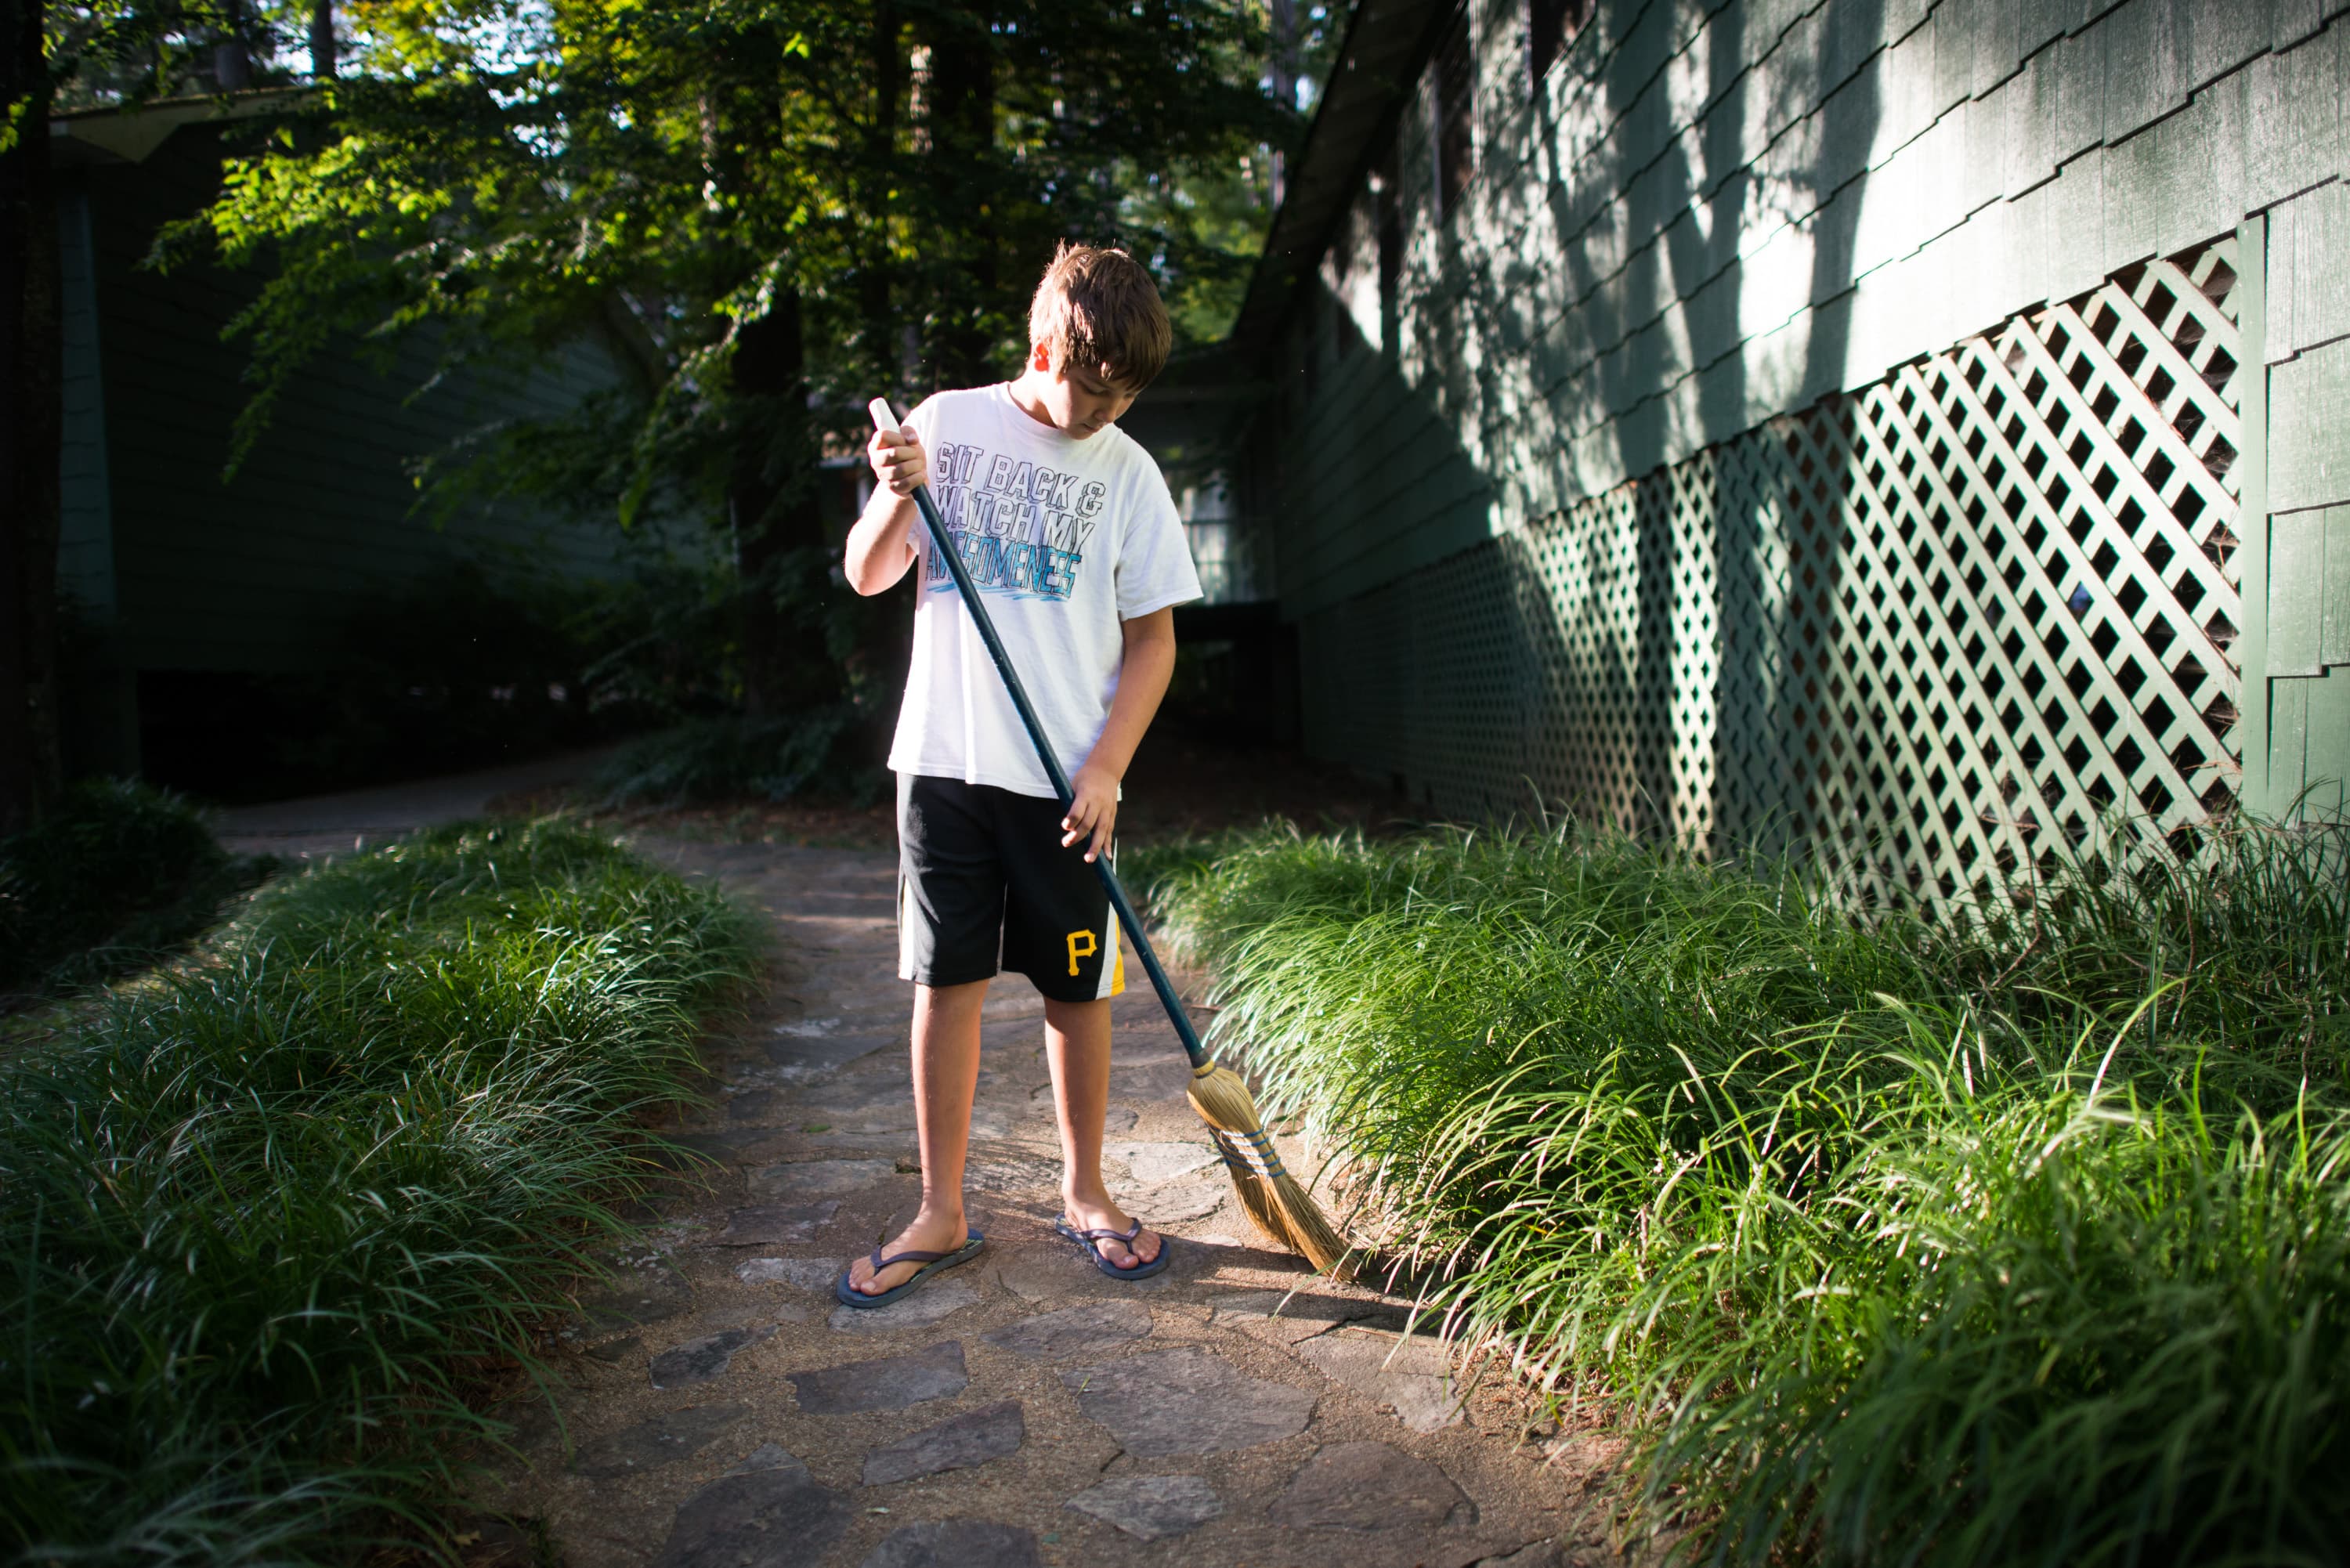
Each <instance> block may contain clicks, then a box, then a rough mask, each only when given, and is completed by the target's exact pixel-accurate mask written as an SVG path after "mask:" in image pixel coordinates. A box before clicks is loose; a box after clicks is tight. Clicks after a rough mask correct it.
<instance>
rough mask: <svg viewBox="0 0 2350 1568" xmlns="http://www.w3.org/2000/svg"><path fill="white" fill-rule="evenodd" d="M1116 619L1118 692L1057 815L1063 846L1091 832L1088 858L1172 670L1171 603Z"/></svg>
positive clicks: (1110, 828)
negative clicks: (1120, 647)
mask: <svg viewBox="0 0 2350 1568" xmlns="http://www.w3.org/2000/svg"><path fill="white" fill-rule="evenodd" d="M1118 624H1119V629H1121V630H1122V631H1123V632H1124V633H1125V634H1126V651H1125V654H1124V655H1123V656H1122V658H1121V659H1120V662H1119V664H1118V691H1117V693H1116V694H1115V695H1114V696H1112V697H1111V698H1110V701H1109V721H1108V722H1107V723H1105V724H1104V725H1103V726H1102V732H1101V739H1100V740H1098V741H1096V742H1094V749H1093V751H1092V753H1090V754H1089V755H1087V758H1086V760H1085V762H1084V763H1082V764H1081V765H1080V766H1079V767H1078V769H1077V771H1076V773H1075V774H1072V775H1071V776H1070V779H1069V787H1070V789H1071V791H1072V792H1073V793H1074V794H1076V800H1075V801H1073V802H1072V803H1071V804H1070V806H1069V810H1068V815H1066V816H1064V817H1062V818H1061V844H1062V846H1063V847H1064V848H1066V847H1067V846H1070V845H1072V844H1075V843H1076V841H1077V840H1078V839H1080V838H1086V837H1087V836H1088V835H1090V836H1091V840H1090V842H1088V843H1087V846H1086V858H1087V859H1088V860H1091V859H1093V858H1095V857H1097V856H1098V855H1099V854H1100V853H1101V852H1102V850H1103V849H1104V848H1106V847H1107V846H1108V844H1109V842H1110V836H1111V834H1112V833H1113V832H1114V831H1115V830H1116V829H1117V826H1118V781H1119V780H1120V779H1122V778H1124V777H1126V770H1127V767H1128V764H1129V763H1132V762H1133V761H1134V751H1135V748H1136V747H1137V746H1139V745H1140V744H1142V736H1143V732H1145V731H1147V730H1149V728H1150V721H1151V720H1152V719H1153V718H1154V717H1156V716H1157V714H1158V712H1159V700H1160V699H1162V698H1164V697H1165V696H1166V695H1167V683H1168V681H1169V680H1172V679H1173V678H1174V675H1175V610H1174V607H1172V606H1170V607H1167V608H1165V609H1155V610H1152V611H1151V612H1150V613H1149V615H1146V616H1138V617H1136V618H1134V619H1132V620H1129V621H1121V622H1119V623H1118Z"/></svg>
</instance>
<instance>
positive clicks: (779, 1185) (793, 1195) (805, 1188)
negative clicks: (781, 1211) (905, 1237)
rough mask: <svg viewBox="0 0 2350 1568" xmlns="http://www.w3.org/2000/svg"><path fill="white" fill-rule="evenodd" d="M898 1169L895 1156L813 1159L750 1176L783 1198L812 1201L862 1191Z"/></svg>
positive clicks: (776, 1196)
mask: <svg viewBox="0 0 2350 1568" xmlns="http://www.w3.org/2000/svg"><path fill="white" fill-rule="evenodd" d="M897 1173H898V1164H897V1162H896V1161H895V1160H889V1159H811V1160H804V1161H802V1162H801V1163H799V1164H797V1165H771V1166H769V1167H768V1168H766V1169H764V1170H763V1171H760V1172H759V1173H758V1174H756V1175H754V1177H752V1178H751V1179H752V1180H753V1181H754V1182H756V1183H757V1184H758V1185H759V1187H760V1189H761V1190H763V1191H765V1192H769V1193H772V1194H773V1195H774V1196H775V1198H776V1199H779V1200H781V1201H783V1202H787V1203H812V1202H814V1201H816V1199H820V1198H845V1197H847V1195H848V1194H849V1193H852V1192H862V1191H864V1190H865V1189H868V1188H869V1187H872V1186H873V1185H874V1184H875V1183H877V1182H882V1181H887V1180H889V1179H890V1178H891V1177H892V1176H895V1175H896V1174H897Z"/></svg>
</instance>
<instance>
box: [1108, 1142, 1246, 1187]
mask: <svg viewBox="0 0 2350 1568" xmlns="http://www.w3.org/2000/svg"><path fill="white" fill-rule="evenodd" d="M1102 1152H1103V1153H1104V1154H1106V1155H1108V1156H1109V1157H1110V1158H1113V1159H1122V1160H1124V1161H1126V1168H1127V1169H1128V1170H1130V1171H1132V1172H1133V1173H1134V1182H1135V1185H1136V1186H1138V1187H1156V1186H1158V1185H1159V1183H1161V1182H1164V1181H1172V1180H1174V1179H1176V1178H1177V1177H1179V1176H1189V1175H1191V1172H1193V1171H1195V1170H1204V1169H1206V1168H1208V1167H1209V1166H1211V1165H1221V1164H1222V1163H1223V1158H1222V1156H1221V1155H1219V1154H1217V1153H1216V1151H1215V1150H1214V1149H1212V1148H1211V1147H1208V1146H1207V1145H1206V1144H1199V1143H1114V1144H1110V1145H1108V1146H1107V1147H1104V1148H1103V1150H1102Z"/></svg>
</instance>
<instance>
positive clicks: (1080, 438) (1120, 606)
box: [835, 244, 1200, 1306]
mask: <svg viewBox="0 0 2350 1568" xmlns="http://www.w3.org/2000/svg"><path fill="white" fill-rule="evenodd" d="M1028 336H1029V352H1028V360H1027V364H1026V366H1025V368H1024V370H1023V372H1022V374H1021V376H1020V379H1018V380H1015V381H1011V382H1007V383H1002V384H999V385H996V386H993V387H983V388H978V389H972V390H970V391H962V392H941V393H940V394H939V395H937V396H936V397H933V398H931V399H930V400H928V401H926V402H924V403H923V404H922V406H921V407H920V408H919V409H916V410H914V412H913V413H912V414H911V415H910V416H909V417H908V418H907V420H906V421H905V425H904V430H905V433H904V434H903V435H902V436H901V437H899V438H896V439H893V438H891V437H889V436H886V435H883V434H880V433H879V432H878V431H877V432H876V433H875V436H874V438H873V441H872V444H871V446H870V447H869V448H868V452H867V456H868V459H869V460H870V461H871V462H872V464H873V472H874V473H875V475H876V476H877V477H878V479H879V482H880V483H879V485H878V486H877V487H876V488H875V490H874V493H873V498H872V501H871V502H870V504H868V505H867V507H866V509H865V513H864V515H863V516H861V517H860V518H858V522H857V525H856V526H855V527H854V528H853V529H851V530H850V532H849V535H848V547H847V561H846V563H845V566H846V569H847V576H848V581H849V583H850V585H851V586H853V587H855V588H856V589H857V591H858V593H860V594H877V593H879V592H881V591H882V590H883V589H885V588H888V587H890V586H891V585H892V584H894V583H896V582H897V581H898V580H899V578H900V577H902V576H905V574H906V570H907V568H908V567H912V568H914V572H915V582H916V593H917V599H916V604H915V611H914V656H913V664H912V668H911V669H910V671H909V673H908V675H907V679H906V697H905V702H904V705H903V707H902V708H901V709H900V710H899V716H898V733H897V739H896V742H895V743H894V744H893V745H892V746H891V748H890V753H889V766H890V767H891V768H892V769H893V770H895V771H896V773H897V774H898V836H899V899H898V919H899V978H901V979H904V980H910V981H913V982H914V987H915V989H914V1116H915V1127H916V1134H917V1137H919V1139H920V1146H921V1160H922V1199H921V1207H920V1210H918V1211H917V1212H916V1213H915V1215H914V1218H913V1221H912V1223H910V1224H909V1225H908V1226H907V1227H906V1228H905V1229H904V1230H903V1231H899V1233H898V1235H897V1236H896V1237H894V1238H893V1239H892V1240H891V1241H889V1244H888V1245H887V1246H886V1247H880V1248H876V1249H875V1250H874V1251H873V1253H872V1255H871V1256H870V1257H868V1258H862V1259H859V1260H858V1262H856V1263H854V1264H852V1265H851V1266H850V1268H849V1271H848V1272H847V1273H846V1274H845V1275H843V1276H842V1278H841V1280H840V1282H839V1284H838V1286H837V1289H836V1292H835V1293H836V1294H837V1296H838V1297H839V1298H840V1300H842V1301H843V1302H845V1303H847V1304H849V1305H851V1306H874V1305H879V1304H880V1303H882V1302H885V1301H889V1300H894V1299H896V1298H897V1297H898V1296H900V1295H902V1294H904V1293H906V1292H908V1291H910V1290H911V1289H913V1288H914V1286H915V1284H916V1283H917V1282H920V1280H921V1279H923V1278H925V1277H926V1276H928V1275H929V1274H931V1272H934V1271H936V1270H939V1269H943V1268H949V1267H951V1266H952V1265H954V1264H956V1263H959V1262H964V1261H965V1260H966V1259H968V1258H969V1257H971V1256H972V1255H973V1254H974V1253H976V1252H977V1251H978V1250H979V1248H980V1245H981V1238H980V1236H979V1233H978V1232H977V1231H970V1230H968V1229H967V1228H966V1226H965V1224H964V1220H963V1207H962V1174H963V1158H964V1154H965V1148H966V1145H967V1143H968V1141H969V1138H970V1134H971V1106H972V1093H973V1091H974V1089H975V1088H976V1086H977V1085H978V1080H979V1019H980V1004H981V1002H983V1000H984V999H985V997H986V994H987V982H988V981H989V980H991V979H992V978H993V976H994V975H995V973H996V972H997V970H998V969H999V967H1000V968H1003V969H1011V970H1015V971H1019V972H1021V973H1024V974H1025V975H1027V976H1028V978H1029V979H1030V980H1031V981H1034V982H1035V986H1036V989H1037V990H1038V991H1040V992H1043V993H1044V996H1045V1050H1046V1055H1047V1058H1048V1060H1049V1061H1050V1063H1051V1066H1052V1072H1053V1089H1054V1096H1055V1106H1056V1108H1057V1110H1058V1112H1059V1116H1060V1124H1061V1152H1062V1157H1063V1160H1064V1169H1063V1173H1062V1178H1061V1199H1062V1205H1063V1210H1064V1212H1063V1214H1062V1217H1061V1218H1060V1219H1059V1220H1056V1221H1055V1227H1054V1228H1055V1230H1056V1231H1060V1233H1061V1234H1063V1235H1064V1236H1066V1237H1068V1238H1069V1239H1070V1240H1072V1241H1076V1242H1077V1243H1078V1244H1079V1245H1080V1246H1082V1247H1084V1248H1085V1249H1086V1250H1087V1251H1088V1252H1089V1253H1091V1255H1092V1257H1093V1261H1094V1263H1095V1265H1096V1266H1097V1267H1098V1268H1099V1269H1100V1270H1101V1271H1102V1272H1104V1273H1106V1274H1109V1275H1110V1276H1112V1277H1113V1278H1118V1279H1141V1278H1145V1277H1147V1276H1148V1275H1150V1274H1155V1273H1157V1272H1159V1271H1160V1270H1161V1269H1163V1268H1165V1267H1166V1266H1167V1258H1168V1252H1167V1246H1168V1244H1167V1241H1166V1240H1165V1239H1164V1238H1163V1237H1160V1236H1159V1235H1157V1234H1156V1233H1154V1232H1152V1231H1147V1230H1145V1229H1143V1227H1142V1223H1141V1221H1139V1220H1135V1219H1133V1218H1131V1217H1130V1216H1128V1214H1126V1213H1125V1212H1124V1211H1123V1210H1120V1209H1119V1208H1118V1206H1117V1205H1116V1204H1115V1203H1112V1202H1111V1201H1110V1198H1109V1192H1108V1189H1107V1188H1105V1187H1104V1186H1103V1184H1102V1176H1101V1144H1102V1123H1103V1118H1104V1116H1105V1115H1106V1113H1107V1108H1108V1102H1109V1045H1110V1039H1109V1037H1110V1023H1109V999H1110V998H1111V997H1113V996H1115V995H1117V994H1118V992H1119V991H1120V990H1122V989H1123V987H1124V980H1125V975H1124V965H1123V963H1122V961H1121V960H1120V956H1119V952H1118V942H1119V933H1118V920H1117V918H1116V917H1115V916H1114V915H1112V914H1111V913H1110V911H1109V905H1108V898H1107V895H1106V894H1105V893H1104V892H1103V890H1102V888H1101V884H1100V883H1099V881H1098V880H1097V878H1096V877H1095V874H1094V870H1093V867H1092V864H1091V863H1092V861H1093V860H1094V858H1095V857H1097V856H1099V855H1103V854H1107V853H1109V852H1110V850H1111V846H1112V844H1113V834H1114V831H1115V829H1116V827H1117V825H1118V781H1119V779H1120V778H1121V777H1123V776H1124V774H1125V773H1126V769H1127V764H1128V763H1129V762H1131V761H1132V760H1133V757H1134V751H1135V747H1136V746H1137V745H1138V744H1139V743H1140V742H1141V740H1142V735H1143V732H1144V731H1145V730H1146V729H1148V728H1149V724H1150V720H1151V717H1152V715H1153V714H1154V713H1156V712H1157V711H1158V709H1159V699H1160V698H1161V697H1163V696H1164V695H1165V694H1166V691H1167V681H1168V678H1169V677H1170V675H1171V674H1172V673H1173V671H1174V668H1175V628H1174V607H1175V606H1176V605H1178V604H1180V603H1181V602H1183V601H1184V600H1186V599H1191V598H1197V597H1199V595H1200V579H1199V576H1198V574H1197V573H1196V572H1195V571H1194V570H1193V568H1192V565H1191V552H1190V551H1189V549H1188V548H1187V547H1186V545H1185V543H1184V538H1183V527H1182V523H1181V521H1180V517H1179V515H1178V514H1177V513H1176V510H1175V504H1174V501H1173V498H1172V497H1170V495H1169V493H1168V491H1167V482H1166V480H1165V479H1164V478H1163V477H1161V476H1160V474H1159V469H1158V465H1157V464H1155V463H1154V462H1151V460H1150V457H1149V453H1147V452H1144V451H1143V450H1142V448H1141V447H1139V445H1137V444H1136V443H1135V442H1134V441H1133V440H1132V439H1130V438H1129V437H1128V435H1127V434H1126V433H1125V432H1124V431H1120V430H1119V429H1118V425H1117V421H1118V417H1119V416H1120V415H1121V414H1123V413H1125V411H1126V410H1127V409H1128V407H1129V406H1131V405H1132V403H1133V401H1134V400H1135V397H1136V396H1137V394H1139V392H1140V391H1141V390H1142V389H1143V388H1144V387H1145V386H1146V385H1148V384H1149V381H1150V380H1151V379H1152V378H1153V377H1155V376H1157V375H1158V373H1159V370H1160V369H1161V368H1162V367H1163V366H1164V365H1165V364H1166V362H1167V355H1168V351H1169V348H1170V346H1171V343H1172V337H1173V334H1172V332H1171V330H1170V327H1169V324H1168V320H1167V311H1166V307H1165V306H1163V305H1161V304H1160V303H1159V291H1158V289H1157V288H1156V287H1155V286H1153V285H1152V284H1151V281H1150V275H1149V274H1148V273H1146V272H1145V271H1144V270H1143V269H1142V267H1141V265H1139V263H1137V262H1136V261H1135V260H1134V258H1133V257H1132V256H1130V255H1128V254H1126V253H1125V252H1123V251H1117V250H1097V249H1095V248H1093V247H1090V246H1085V245H1067V244H1065V245H1063V246H1062V247H1061V250H1060V254H1058V255H1056V256H1055V258H1054V260H1053V265H1051V266H1050V267H1048V268H1047V269H1046V270H1045V276H1044V280H1043V282H1042V283H1040V284H1039V285H1038V286H1037V288H1036V296H1035V303H1034V304H1033V305H1032V306H1031V307H1030V310H1029V317H1028ZM923 483H928V484H929V485H930V486H931V493H932V495H933V496H934V498H935V499H936V500H937V502H938V504H939V508H940V511H941V514H942V515H943V516H944V517H945V519H946V522H947V525H948V528H949V530H950V531H951V533H953V534H954V535H955V536H956V540H957V550H958V554H959V555H960V556H962V560H963V562H964V565H965V566H966V567H967V568H968V569H969V571H970V574H971V577H972V584H973V586H974V587H976V588H977V589H978V591H979V592H980V594H981V595H982V596H983V599H984V602H985V604H986V607H987V610H988V613H989V615H990V616H991V618H993V620H994V623H995V626H996V629H997V631H998V632H999V633H1000V635H1001V636H1002V637H1003V642H1004V646H1005V648H1006V649H1008V650H1009V651H1010V653H1011V656H1012V663H1013V667H1014V669H1015V670H1018V671H1019V672H1020V677H1021V680H1022V682H1023V684H1024V685H1025V686H1026V687H1027V690H1028V695H1029V700H1030V701H1031V702H1033V703H1034V704H1035V709H1036V713H1037V717H1038V719H1039V720H1040V721H1041V722H1042V723H1043V725H1044V728H1045V734H1046V736H1047V737H1048V738H1049V740H1050V741H1051V742H1052V744H1053V747H1054V750H1055V753H1056V754H1057V755H1058V757H1059V760H1060V762H1061V764H1062V766H1063V767H1064V768H1065V769H1066V770H1067V773H1068V776H1069V782H1070V784H1071V786H1072V787H1073V789H1074V791H1075V793H1076V800H1075V801H1074V803H1073V804H1072V805H1070V806H1069V808H1068V810H1067V811H1066V812H1064V811H1063V810H1062V809H1061V808H1060V806H1059V805H1058V803H1057V802H1056V801H1055V797H1054V793H1053V786H1052V784H1050V783H1049V782H1048V781H1047V779H1046V777H1045V770H1044V768H1043V766H1042V765H1041V764H1039V763H1038V762H1037V760H1036V756H1035V749H1034V748H1033V746H1032V745H1031V744H1030V742H1029V740H1028V736H1027V733H1026V732H1025V731H1024V729H1023V728H1022V726H1021V723H1020V719H1019V715H1018V713H1017V711H1015V710H1014V708H1013V706H1012V701H1011V698H1010V697H1009V695H1008V694H1007V693H1006V692H1005V691H1004V688H1003V680H1002V679H1001V678H1000V677H999V676H998V675H997V674H996V671H995V667H994V665H993V663H992V662H991V661H990V660H989V659H988V657H987V653H986V649H985V648H984V646H983V644H982V643H981V641H980V639H979V635H978V631H977V628H975V627H974V626H973V624H972V618H971V615H970V612H969V611H968V610H967V609H965V608H964V607H963V605H962V597H961V596H960V595H959V594H958V593H957V592H956V590H955V586H954V582H953V580H952V579H951V577H950V576H948V575H947V571H946V567H945V564H944V563H943V562H941V561H937V560H933V559H932V558H931V540H930V538H929V530H928V529H927V528H925V527H924V526H923V525H922V524H921V522H920V514H919V513H918V512H917V511H916V509H915V505H914V503H913V501H912V499H911V497H912V494H913V492H914V487H915V486H916V485H919V484H923Z"/></svg>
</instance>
